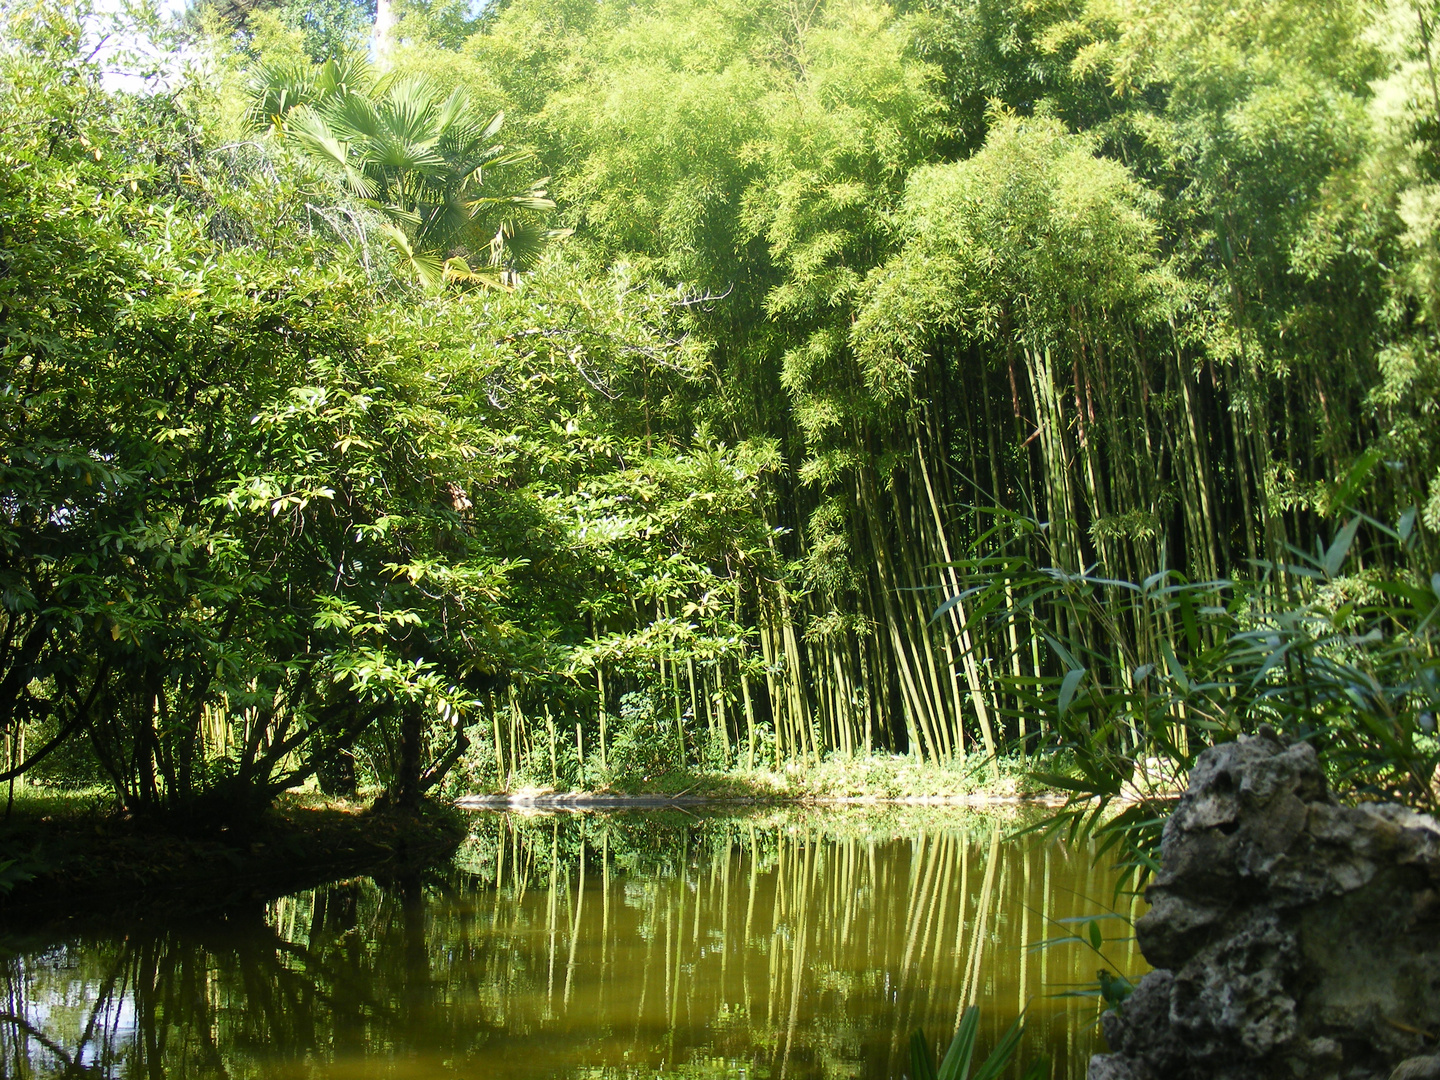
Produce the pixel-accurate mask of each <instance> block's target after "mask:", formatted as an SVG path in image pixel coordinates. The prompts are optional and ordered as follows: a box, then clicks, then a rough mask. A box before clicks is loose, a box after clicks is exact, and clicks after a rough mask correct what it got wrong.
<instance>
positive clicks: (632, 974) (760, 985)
mask: <svg viewBox="0 0 1440 1080" xmlns="http://www.w3.org/2000/svg"><path fill="white" fill-rule="evenodd" d="M1016 827H1017V823H1016V822H1015V821H1014V820H1013V819H1012V820H992V819H986V818H984V817H976V816H958V815H953V814H947V813H945V812H942V811H935V810H928V811H926V812H924V813H911V814H908V815H897V814H895V813H888V814H886V813H874V812H871V813H868V814H862V813H847V812H838V811H824V812H819V811H812V812H808V813H787V814H773V815H765V816H761V817H752V818H733V817H730V818H726V817H697V816H692V815H687V814H677V813H664V814H657V813H655V812H653V811H652V812H648V813H629V814H616V815H611V816H608V817H604V816H598V815H562V816H556V817H544V816H532V817H519V816H515V815H507V814H499V813H490V814H477V815H476V817H475V819H474V828H473V832H472V837H471V839H470V840H469V841H468V842H467V843H466V844H465V845H464V847H463V848H462V849H461V851H460V852H459V853H458V855H457V857H456V859H455V861H454V864H453V865H452V866H448V867H443V868H440V869H438V870H436V871H434V872H431V873H429V874H427V875H425V876H423V877H422V878H419V879H411V880H403V881H375V880H371V879H368V878H366V879H357V880H351V881H344V882H337V883H334V884H330V885H327V886H324V887H321V888H317V889H313V890H309V891H306V892H302V893H298V894H295V895H292V896H287V897H283V898H281V899H279V900H276V901H274V902H272V903H270V904H268V905H264V906H263V908H257V909H256V910H254V911H250V912H241V913H237V914H234V915H232V916H230V917H228V918H226V919H225V920H223V921H212V922H209V923H201V924H196V925H176V924H173V923H171V924H169V925H164V926H157V925H146V924H144V923H138V924H134V925H124V926H118V927H115V926H107V927H103V928H95V927H91V928H88V929H70V930H66V929H64V928H63V927H62V928H61V929H59V930H52V931H48V932H40V933H38V934H35V935H32V936H31V937H28V938H25V939H20V938H17V937H15V936H14V935H13V934H12V935H9V936H8V937H7V938H4V939H3V940H0V947H3V948H4V950H5V951H4V953H3V954H0V956H3V960H0V962H3V966H4V971H5V983H6V985H5V992H6V995H7V1001H6V1002H5V1003H3V1009H0V1011H3V1016H0V1075H7V1076H13V1077H17V1078H21V1077H60V1076H75V1075H80V1070H81V1069H84V1070H87V1071H86V1072H85V1073H84V1075H86V1076H114V1077H147V1078H148V1077H155V1078H158V1077H161V1076H164V1077H235V1078H239V1077H281V1078H290V1077H295V1078H299V1077H306V1078H311V1077H314V1078H321V1077H324V1078H336V1080H338V1078H342V1077H343V1078H369V1077H397V1078H400V1077H404V1078H418V1077H477V1078H478V1077H486V1078H494V1080H509V1078H512V1077H513V1078H520V1077H525V1078H543V1077H595V1078H599V1077H605V1078H615V1080H620V1078H628V1077H642V1076H644V1077H650V1076H655V1075H657V1074H665V1075H667V1076H685V1077H705V1076H716V1077H719V1076H747V1077H756V1078H764V1077H771V1078H781V1077H784V1078H795V1080H801V1078H809V1077H837V1078H838V1077H864V1078H874V1080H881V1078H890V1077H897V1078H898V1077H900V1076H901V1075H902V1074H904V1073H906V1072H908V1071H909V1070H908V1056H907V1055H908V1050H907V1043H908V1039H909V1035H910V1032H911V1031H913V1030H914V1029H915V1028H916V1027H923V1028H924V1029H925V1031H926V1032H928V1033H930V1035H931V1036H932V1039H934V1038H938V1037H939V1036H940V1035H941V1034H942V1033H945V1034H946V1035H947V1036H948V1034H949V1033H950V1032H952V1031H953V1030H954V1026H955V1022H956V1016H957V1013H958V1011H959V1010H960V1009H961V1008H963V1007H964V1006H965V1005H966V1004H968V1003H975V1004H978V1005H979V1006H980V1008H981V1010H982V1015H983V1018H984V1020H983V1024H982V1029H983V1031H984V1034H983V1035H982V1042H985V1043H988V1042H990V1041H992V1040H993V1039H994V1038H995V1037H996V1036H997V1035H998V1034H999V1032H1000V1031H1001V1030H1002V1029H1003V1027H1004V1026H1005V1025H1008V1024H1009V1023H1010V1021H1011V1020H1013V1019H1014V1017H1015V1015H1016V1014H1017V1012H1018V1011H1019V1010H1020V1009H1021V1008H1022V1007H1024V1006H1026V1005H1027V1003H1028V1012H1027V1036H1026V1041H1025V1044H1024V1055H1025V1056H1026V1057H1032V1056H1035V1055H1038V1054H1041V1053H1044V1054H1048V1055H1049V1056H1050V1057H1051V1058H1052V1076H1054V1077H1074V1078H1079V1077H1083V1076H1084V1072H1085V1059H1086V1058H1087V1056H1088V1054H1089V1053H1090V1051H1091V1049H1092V1047H1093V1045H1094V1043H1095V1041H1096V1039H1097V1038H1098V1035H1097V1033H1096V1028H1095V1017H1096V1005H1095V1002H1094V1001H1093V999H1089V998H1081V997H1064V996H1058V995H1061V994H1063V993H1064V992H1065V991H1067V990H1073V989H1075V988H1076V987H1078V986H1081V985H1083V984H1087V983H1093V982H1094V980H1095V972H1096V969H1097V968H1098V967H1099V966H1100V964H1101V962H1102V961H1101V959H1100V958H1099V957H1097V956H1096V954H1095V952H1094V951H1093V950H1092V948H1091V947H1090V946H1089V945H1088V944H1087V945H1083V946H1082V945H1078V944H1064V945H1056V946H1051V947H1048V948H1040V949H1035V948H1031V946H1034V945H1035V944H1036V943H1037V942H1040V941H1042V940H1044V939H1046V938H1054V937H1063V936H1066V935H1069V934H1073V933H1074V932H1075V931H1076V930H1077V929H1078V930H1079V931H1080V932H1081V935H1082V936H1084V937H1086V938H1088V937H1089V936H1090V933H1091V928H1090V927H1089V926H1086V925H1084V924H1079V923H1074V922H1062V921H1061V920H1065V919H1073V918H1075V917H1078V916H1082V915H1091V914H1095V913H1098V912H1103V911H1105V910H1106V909H1108V908H1109V907H1110V906H1111V905H1112V902H1113V879H1112V878H1111V876H1110V874H1109V873H1108V872H1107V871H1106V870H1105V869H1104V868H1103V867H1096V866H1095V865H1093V861H1092V859H1091V857H1090V853H1089V852H1088V851H1087V850H1084V849H1077V848H1074V847H1067V846H1066V845H1064V844H1061V843H1058V842H1054V841H1050V842H1043V841H1040V840H1038V839H1036V838H1034V837H1027V838H1022V839H1014V840H1012V839H1009V838H1008V837H1009V835H1010V834H1011V833H1012V832H1013V831H1014V830H1015V829H1016ZM1121 913H1122V914H1124V915H1125V916H1127V917H1130V916H1131V915H1132V914H1133V911H1132V908H1131V905H1130V902H1129V900H1128V899H1126V900H1125V901H1124V902H1123V903H1122V904H1121ZM1095 925H1096V927H1097V928H1098V929H1099V930H1100V931H1101V932H1102V933H1103V935H1104V938H1105V939H1107V940H1105V941H1103V942H1102V951H1103V953H1104V960H1105V962H1106V963H1108V965H1109V966H1110V967H1111V968H1112V969H1114V970H1119V971H1123V972H1129V973H1135V972H1137V971H1138V970H1140V969H1141V968H1142V967H1143V961H1141V959H1140V957H1139V954H1138V952H1137V951H1136V949H1135V947H1134V944H1133V942H1132V941H1130V940H1129V939H1128V934H1129V930H1128V926H1127V925H1126V923H1125V922H1123V921H1121V920H1118V919H1107V920H1104V921H1101V922H1098V923H1096V924H1095ZM67 1070H68V1071H67Z"/></svg>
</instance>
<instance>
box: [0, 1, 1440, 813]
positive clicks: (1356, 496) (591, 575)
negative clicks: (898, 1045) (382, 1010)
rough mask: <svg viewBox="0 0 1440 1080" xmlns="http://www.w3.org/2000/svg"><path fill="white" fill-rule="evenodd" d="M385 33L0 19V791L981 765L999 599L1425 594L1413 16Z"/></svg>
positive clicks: (195, 22) (1011, 16)
mask: <svg viewBox="0 0 1440 1080" xmlns="http://www.w3.org/2000/svg"><path fill="white" fill-rule="evenodd" d="M385 7H386V16H387V18H389V17H390V16H394V17H395V18H396V19H397V20H398V21H395V22H394V31H393V33H390V34H388V36H386V37H385V38H384V39H383V40H381V39H376V41H375V42H368V41H367V37H366V35H367V34H368V33H369V30H368V27H369V22H368V19H369V15H368V14H367V13H366V12H365V11H364V10H363V8H361V7H356V8H354V9H353V10H351V9H350V8H348V7H345V6H344V5H339V6H338V7H337V6H336V5H331V6H330V7H328V8H325V9H323V10H322V9H320V8H316V9H315V10H314V11H313V12H310V13H309V14H308V15H306V14H305V13H304V12H302V11H300V9H298V8H296V7H295V6H294V5H291V6H280V7H276V6H272V5H267V4H265V3H259V4H254V5H229V6H223V7H221V8H212V7H209V6H205V5H203V4H196V5H195V6H192V7H191V8H190V9H189V10H188V11H187V12H186V14H185V17H184V20H183V21H182V23H181V24H179V25H176V26H168V25H166V24H165V23H164V22H163V20H159V19H158V18H152V19H151V20H150V21H149V22H147V23H145V24H143V25H141V26H139V27H138V28H137V27H132V28H131V29H130V30H129V31H127V34H128V35H129V36H128V37H127V36H126V35H124V34H122V35H120V36H119V38H117V39H116V40H135V35H137V34H139V35H141V36H142V37H143V38H144V39H145V40H147V41H148V42H150V47H149V48H148V49H141V50H139V52H138V53H137V55H136V56H135V57H133V58H128V59H122V60H114V59H113V58H111V59H105V60H104V62H105V63H107V64H109V65H110V67H111V68H114V67H116V66H117V65H118V66H120V67H124V66H125V65H126V64H128V65H129V66H130V68H131V69H132V70H135V71H139V72H140V75H142V76H143V75H144V72H143V71H140V69H141V68H142V67H143V66H144V65H145V64H147V63H148V64H150V65H151V67H152V68H153V67H155V66H156V61H155V57H156V56H157V55H159V56H161V57H164V56H165V55H166V53H165V50H166V49H167V48H172V47H173V50H174V51H173V53H171V54H170V57H171V58H170V59H169V60H168V61H164V62H161V63H159V65H158V67H159V68H160V69H163V70H161V71H160V73H159V74H155V73H154V72H152V75H153V76H154V77H152V78H150V79H149V81H146V79H145V78H143V77H138V78H135V79H132V80H131V81H130V82H129V83H127V84H126V85H125V86H123V87H117V86H115V85H112V84H111V83H107V82H106V81H105V80H104V79H102V76H101V71H100V66H99V65H100V63H101V61H100V60H97V59H96V58H95V57H93V56H91V44H90V43H91V42H93V41H95V40H98V38H97V35H98V34H99V33H100V29H99V16H96V15H94V14H93V13H90V12H87V11H86V10H84V9H76V8H70V7H63V6H58V5H55V4H50V3H42V4H39V5H37V6H31V7H23V6H22V7H19V8H16V9H15V10H14V11H12V12H11V13H9V14H8V15H7V16H6V18H7V22H6V24H5V31H4V33H5V43H4V58H3V64H4V68H3V73H0V94H3V98H4V110H5V114H6V115H7V117H10V118H12V119H13V120H14V123H7V125H6V133H5V134H4V135H3V136H0V143H3V146H0V151H3V154H4V158H5V164H6V179H5V180H4V181H3V182H0V202H3V216H0V239H3V243H0V247H3V249H4V252H5V254H4V256H3V258H4V262H3V275H0V344H3V357H4V361H3V362H4V365H5V377H4V379H3V380H0V382H3V385H4V397H3V400H0V409H3V410H4V415H3V418H0V423H3V424H4V425H5V450H4V454H5V457H4V461H3V478H0V485H3V494H0V508H3V515H4V517H3V521H0V525H3V533H0V543H3V553H4V554H3V557H4V566H3V574H4V589H5V593H4V605H5V609H4V610H5V614H4V616H3V641H0V724H3V727H4V732H5V739H6V743H5V745H6V748H7V750H8V765H7V767H6V769H5V770H4V771H3V775H4V777H5V778H6V779H7V780H10V781H12V782H13V781H14V779H15V778H17V777H24V776H27V775H28V776H29V777H30V778H32V779H36V780H40V781H43V782H72V781H74V782H80V781H84V782H93V781H100V782H104V783H107V784H109V785H110V786H111V787H112V788H113V790H114V791H115V792H116V795H117V797H118V798H119V799H120V800H121V801H122V802H124V803H125V804H126V805H127V806H131V807H134V808H154V809H160V808H165V807H168V808H170V809H172V810H174V809H179V808H181V807H185V806H193V805H195V800H197V799H201V800H203V799H206V798H211V799H212V800H215V799H218V803H221V804H224V805H226V806H229V807H233V806H235V805H237V802H236V800H235V799H234V798H233V795H234V793H235V792H236V791H239V790H243V791H246V792H250V793H251V794H252V795H253V797H249V796H247V800H248V801H247V800H240V802H241V803H244V804H245V805H261V804H263V803H264V802H265V801H266V800H267V799H268V798H270V797H271V795H273V793H274V792H275V791H277V790H280V789H281V788H283V787H285V786H287V785H291V784H295V783H300V782H303V781H304V780H306V779H307V778H308V777H310V776H318V777H319V779H320V781H321V783H322V784H323V785H324V786H326V787H329V788H332V789H336V790H341V789H353V787H354V786H355V784H356V783H359V782H364V783H374V784H378V785H380V786H383V787H385V788H386V789H388V790H389V791H390V793H391V795H392V796H393V797H395V798H398V799H401V800H411V799H414V798H417V797H418V796H419V794H421V793H423V792H425V791H433V790H438V789H440V788H442V787H444V786H447V785H448V787H449V788H450V789H451V790H474V789H478V788H490V787H509V786H515V785H519V784H525V783H539V784H551V785H555V786H558V787H564V786H576V785H578V786H592V787H593V786H596V785H602V784H619V785H622V786H623V785H643V784H648V783H653V782H658V781H659V780H660V779H662V778H663V777H664V776H665V775H667V774H686V773H689V772H692V771H695V770H707V769H708V770H725V769H739V770H757V769H776V770H780V769H784V768H786V767H787V766H789V765H801V764H804V763H812V764H814V763H819V762H821V761H822V760H824V759H826V758H827V757H831V756H835V755H840V756H847V757H848V756H863V755H867V754H872V753H879V752H884V753H890V752H896V753H907V754H911V755H914V756H917V757H919V758H921V759H924V760H925V761H928V762H936V763H951V762H958V761H961V760H964V759H966V758H967V757H970V756H972V755H979V756H980V757H983V758H993V757H994V756H995V755H996V754H1003V753H1005V752H1006V751H1007V748H1009V747H1012V746H1015V745H1019V746H1021V747H1024V748H1027V749H1029V748H1034V747H1037V746H1044V745H1046V744H1047V742H1049V743H1054V742H1055V741H1056V740H1057V739H1058V738H1059V734H1058V732H1057V729H1056V726H1055V723H1056V717H1055V716H1054V715H1053V712H1051V713H1047V712H1045V711H1043V710H1041V711H1037V710H1036V709H1035V708H1033V707H1032V706H1033V701H1032V700H1031V698H1030V697H1029V696H1027V689H1026V688H1027V687H1035V686H1040V685H1048V684H1049V683H1053V682H1056V681H1058V680H1059V679H1060V678H1061V677H1062V676H1064V675H1065V674H1066V670H1067V668H1072V669H1073V666H1072V664H1071V663H1070V662H1069V661H1067V659H1066V655H1065V652H1066V646H1065V644H1063V643H1065V642H1068V643H1070V646H1071V647H1072V648H1075V647H1078V645H1077V643H1080V644H1083V643H1085V642H1087V641H1088V642H1090V644H1091V645H1092V646H1094V645H1095V641H1096V640H1098V639H1097V637H1096V630H1095V625H1094V624H1093V623H1092V622H1090V621H1087V620H1086V619H1085V618H1083V617H1077V616H1076V615H1075V609H1074V608H1073V607H1066V606H1065V605H1056V606H1055V607H1054V608H1053V610H1051V609H1048V608H1047V609H1045V610H1044V611H1043V612H1042V614H1043V618H1039V619H1038V622H1037V623H1030V622H1025V621H1021V620H1016V619H997V618H991V617H988V616H989V614H990V613H992V612H993V610H994V608H995V607H996V602H995V596H996V595H997V590H998V594H999V595H1001V596H1003V597H1004V598H1005V601H1006V603H1007V604H1009V605H1012V606H1013V605H1015V604H1020V603H1022V602H1023V600H1024V598H1023V597H1022V596H1020V595H1019V594H1018V593H1017V591H1016V590H1017V589H1019V587H1020V578H1021V576H1022V575H1020V574H1019V573H1018V572H1017V571H1015V570H1014V567H1015V566H1016V565H1018V564H1016V563H1014V562H1006V561H1005V560H1006V559H1014V558H1019V559H1021V560H1022V561H1023V563H1024V564H1025V565H1026V566H1028V567H1030V568H1039V569H1045V570H1054V571H1062V572H1065V573H1071V574H1078V573H1081V572H1087V571H1088V572H1093V573H1095V574H1097V575H1099V576H1101V577H1104V578H1106V579H1112V580H1123V581H1132V582H1138V581H1142V580H1144V579H1146V578H1147V577H1149V576H1151V575H1154V574H1156V573H1162V572H1163V573H1168V572H1172V571H1173V572H1175V573H1177V574H1180V575H1183V576H1184V577H1185V578H1187V579H1189V580H1192V581H1214V580H1219V579H1234V580H1239V579H1259V578H1263V577H1265V574H1264V572H1263V568H1264V567H1266V566H1269V567H1272V568H1273V567H1276V566H1280V565H1281V564H1283V563H1284V562H1285V561H1286V560H1287V559H1289V558H1291V554H1290V553H1292V552H1293V551H1294V550H1296V549H1299V550H1302V551H1309V550H1312V549H1314V548H1315V546H1316V543H1317V540H1323V541H1324V542H1326V543H1328V539H1326V538H1328V537H1329V536H1331V535H1332V533H1333V532H1334V531H1335V529H1336V528H1337V527H1338V521H1339V519H1340V517H1341V516H1342V515H1344V514H1345V513H1347V512H1348V511H1349V510H1350V509H1351V508H1352V507H1359V508H1361V509H1363V510H1364V511H1365V512H1366V513H1367V514H1368V515H1370V517H1371V518H1372V519H1373V520H1374V521H1375V522H1376V523H1378V524H1380V525H1393V524H1394V523H1395V522H1397V521H1400V520H1405V519H1406V515H1407V513H1408V515H1409V516H1408V521H1409V523H1410V524H1408V525H1407V526H1406V530H1405V531H1406V536H1407V537H1411V536H1412V535H1413V538H1414V539H1413V541H1412V540H1408V539H1407V544H1409V549H1407V550H1412V549H1413V550H1414V551H1417V552H1418V553H1419V555H1418V556H1417V563H1416V565H1417V566H1418V565H1419V564H1421V563H1425V564H1426V565H1428V562H1427V561H1426V560H1427V559H1428V556H1429V554H1430V548H1431V543H1432V542H1431V540H1430V539H1429V537H1430V535H1431V534H1432V532H1433V530H1434V529H1436V528H1440V493H1437V492H1436V491H1435V490H1434V489H1433V485H1434V483H1435V482H1436V477H1437V476H1440V446H1437V445H1436V443H1435V440H1434V437H1433V434H1432V429H1433V420H1432V414H1433V403H1434V401H1435V393H1436V389H1437V386H1440V382H1437V374H1436V372H1437V366H1436V362H1435V356H1436V342H1435V340H1434V336H1433V335H1434V330H1433V327H1434V326H1435V321H1436V317H1437V315H1440V310H1437V306H1436V296H1437V295H1440V294H1437V282H1436V279H1435V275H1436V273H1437V266H1440V263H1437V260H1436V255H1435V251H1436V235H1437V233H1436V221H1437V219H1436V207H1437V205H1440V203H1437V201H1436V196H1435V192H1436V187H1435V184H1436V171H1437V166H1436V161H1437V156H1436V155H1437V149H1440V141H1437V140H1440V94H1437V93H1436V90H1435V87H1436V78H1435V74H1434V66H1435V62H1434V57H1433V55H1432V50H1431V25H1432V20H1433V17H1434V14H1435V13H1434V12H1433V11H1432V10H1431V8H1430V6H1429V5H1428V3H1427V2H1415V3H1411V2H1410V0H1403V2H1402V0H1395V2H1394V3H1362V2H1359V0H1327V2H1326V3H1323V4H1316V3H1314V2H1311V0H1305V2H1301V0H1284V2H1279V3H1276V2H1263V3H1262V2H1260V0H1255V2H1246V3H1241V4H1238V5H1237V4H1234V3H1227V4H1220V3H1217V2H1214V0H1186V2H1184V3H1179V4H1176V3H1163V4H1162V3H1156V2H1151V0H1122V2H1109V0H1104V2H1102V0H1091V2H1082V0H1068V2H1067V0H1053V2H1052V0H1046V2H1042V3H1024V4H1021V3H1014V2H1011V0H965V2H957V0H905V2H903V3H896V4H894V5H884V4H880V3H874V2H870V0H815V2H814V3H805V2H801V0H767V2H765V3H760V4H755V3H743V4H742V3H728V2H727V3H714V2H704V3H702V2H699V0H646V2H644V3H637V4H631V5H628V6H623V7H622V6H618V5H611V4H606V3H596V2H595V0H564V2H560V3H555V2H547V3H540V2H538V0H509V2H505V3H496V4H493V5H490V6H487V7H485V8H484V9H483V10H480V11H474V10H468V9H462V8H461V7H460V6H457V5H450V4H446V3H444V2H442V0H433V2H430V3H426V2H424V0H403V2H400V3H397V4H394V5H390V4H386V5H385ZM339 8H344V10H343V11H340V10H339ZM392 8H393V10H392ZM337 12H338V13H337ZM1352 540H1355V545H1356V546H1355V548H1354V554H1353V558H1354V565H1355V566H1356V567H1357V573H1358V574H1360V576H1361V578H1363V577H1364V575H1365V574H1366V573H1372V574H1374V573H1384V572H1388V571H1390V570H1403V569H1404V568H1401V567H1398V566H1397V564H1396V560H1395V559H1394V558H1393V551H1392V550H1391V549H1390V548H1387V547H1386V545H1385V543H1383V542H1382V541H1383V537H1382V536H1381V535H1380V534H1379V533H1375V532H1373V531H1371V530H1368V529H1367V530H1366V531H1364V532H1362V533H1361V534H1360V535H1359V538H1358V539H1355V537H1354V535H1353V534H1352ZM1007 568H1008V569H1007ZM1405 572H1408V570H1407V571H1405ZM1421 579H1422V581H1423V580H1428V573H1427V574H1422V575H1421ZM1267 581H1268V582H1269V583H1268V584H1266V585H1265V586H1264V588H1265V589H1273V590H1279V591H1280V592H1283V591H1284V590H1287V589H1288V590H1292V591H1293V590H1294V589H1295V588H1297V587H1300V585H1303V582H1301V583H1300V585H1297V579H1295V578H1294V577H1293V576H1291V577H1287V576H1286V575H1285V574H1279V575H1273V576H1272V577H1271V578H1268V579H1267ZM977 590H978V591H977ZM947 598H948V599H947ZM986 605H989V607H987V606H986ZM1002 606H1003V605H1002ZM1037 610H1039V609H1037ZM937 611H938V612H939V614H938V616H937ZM1122 621H1123V619H1122ZM1037 625H1039V626H1040V630H1037V629H1036V626H1037ZM1041 630H1043V631H1044V632H1040V631H1041ZM1129 630H1130V631H1131V632H1132V633H1134V634H1139V633H1140V632H1141V631H1142V630H1143V626H1142V625H1141V622H1139V621H1136V622H1134V623H1133V625H1129ZM1100 636H1102V637H1103V635H1100ZM1147 648H1148V646H1147ZM1102 651H1103V650H1102ZM1143 651H1144V650H1143V649H1142V652H1143ZM1150 651H1151V652H1154V649H1151V650H1150ZM1156 655H1158V654H1156ZM1152 659H1153V657H1152ZM1127 670H1128V669H1127ZM1136 670H1138V668H1137V669H1136ZM1127 677H1128V676H1127ZM1073 691H1074V687H1073V686H1072V687H1071V692H1072V693H1073ZM1062 711H1063V710H1062ZM1017 740H1018V743H1017ZM357 778H358V779H357ZM217 793H218V795H217Z"/></svg>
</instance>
